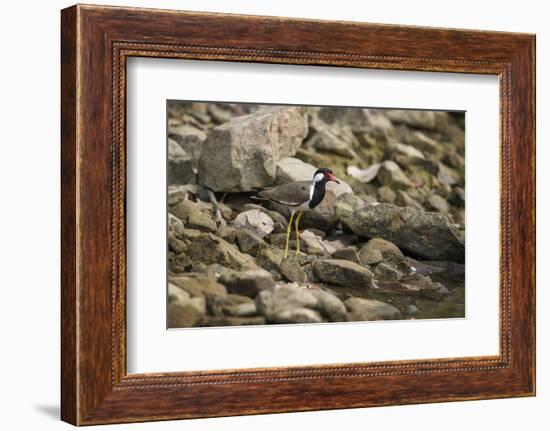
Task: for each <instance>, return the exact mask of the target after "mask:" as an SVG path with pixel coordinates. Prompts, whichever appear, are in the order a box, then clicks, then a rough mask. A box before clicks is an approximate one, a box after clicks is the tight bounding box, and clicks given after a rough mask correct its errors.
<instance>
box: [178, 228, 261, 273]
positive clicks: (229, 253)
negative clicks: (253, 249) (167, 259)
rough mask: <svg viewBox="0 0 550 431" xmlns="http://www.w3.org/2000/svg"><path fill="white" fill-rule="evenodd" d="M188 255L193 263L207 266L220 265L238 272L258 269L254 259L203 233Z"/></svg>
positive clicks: (211, 235)
mask: <svg viewBox="0 0 550 431" xmlns="http://www.w3.org/2000/svg"><path fill="white" fill-rule="evenodd" d="M187 254H188V256H189V258H190V259H191V260H192V261H193V262H200V263H203V264H207V265H208V264H213V263H218V264H220V265H223V266H225V267H227V268H231V269H236V270H238V271H242V270H247V269H256V268H257V266H256V264H255V263H254V260H253V258H252V257H250V256H249V255H247V254H244V253H241V252H240V251H239V250H238V248H237V247H236V246H235V245H233V244H229V243H228V242H227V241H224V240H223V239H221V238H219V237H217V236H216V235H213V234H207V233H203V234H201V235H200V236H199V237H198V238H196V239H194V240H193V241H192V242H191V243H190V244H189V246H188V247H187Z"/></svg>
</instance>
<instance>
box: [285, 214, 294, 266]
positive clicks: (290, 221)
mask: <svg viewBox="0 0 550 431" xmlns="http://www.w3.org/2000/svg"><path fill="white" fill-rule="evenodd" d="M293 217H294V213H290V220H289V221H288V226H287V227H286V243H285V259H286V258H287V257H288V240H289V239H290V228H291V227H292V218H293Z"/></svg>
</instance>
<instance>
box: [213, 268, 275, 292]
mask: <svg viewBox="0 0 550 431" xmlns="http://www.w3.org/2000/svg"><path fill="white" fill-rule="evenodd" d="M218 282H219V283H221V284H223V285H224V286H225V287H226V289H227V291H228V292H229V293H236V294H239V295H245V296H248V297H250V298H254V297H255V296H256V295H257V294H258V292H260V291H261V290H264V289H269V288H270V287H273V286H274V285H275V283H274V281H273V277H271V274H270V273H269V272H268V271H266V270H265V269H261V268H258V269H251V270H248V271H228V272H225V273H224V274H222V276H221V277H220V278H219V279H218Z"/></svg>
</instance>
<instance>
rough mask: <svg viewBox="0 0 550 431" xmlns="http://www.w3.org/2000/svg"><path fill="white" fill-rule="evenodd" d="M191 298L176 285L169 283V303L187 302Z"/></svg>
mask: <svg viewBox="0 0 550 431" xmlns="http://www.w3.org/2000/svg"><path fill="white" fill-rule="evenodd" d="M190 297H191V296H190V295H189V293H187V292H186V291H185V290H183V289H182V288H181V287H179V286H177V285H175V284H174V283H168V302H186V301H187V300H188V299H189V298H190Z"/></svg>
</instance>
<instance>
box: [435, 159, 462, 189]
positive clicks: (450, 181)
mask: <svg viewBox="0 0 550 431" xmlns="http://www.w3.org/2000/svg"><path fill="white" fill-rule="evenodd" d="M438 166H439V172H438V174H437V179H438V180H439V181H440V182H441V183H443V184H447V185H450V186H452V185H454V184H458V183H460V182H461V181H462V178H461V175H460V174H459V173H458V172H457V171H455V170H454V169H452V168H450V167H448V166H447V165H445V164H443V163H439V165H438Z"/></svg>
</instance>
